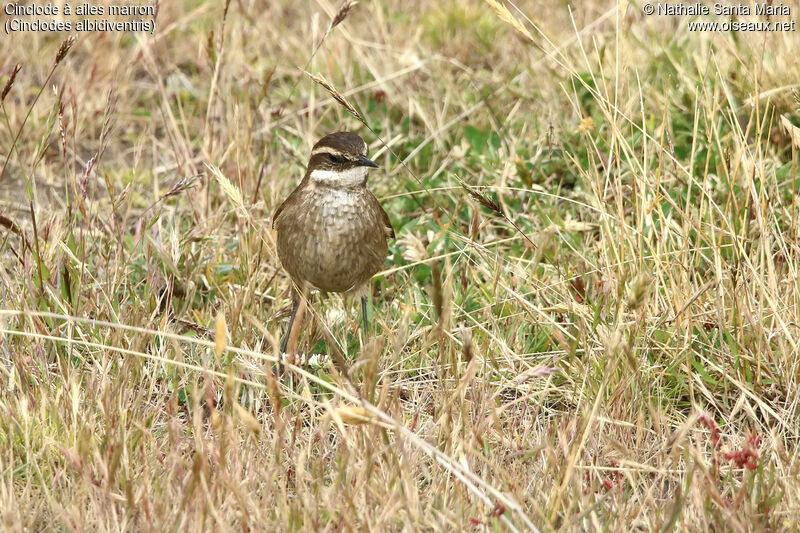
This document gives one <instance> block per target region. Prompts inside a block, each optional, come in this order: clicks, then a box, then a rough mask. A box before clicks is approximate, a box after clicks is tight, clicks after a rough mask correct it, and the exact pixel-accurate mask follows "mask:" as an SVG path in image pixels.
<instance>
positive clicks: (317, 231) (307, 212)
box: [272, 131, 394, 352]
mask: <svg viewBox="0 0 800 533" xmlns="http://www.w3.org/2000/svg"><path fill="white" fill-rule="evenodd" d="M370 167H372V168H377V167H378V165H376V164H375V162H373V161H372V160H371V159H369V158H368V157H367V143H365V142H364V141H363V140H362V139H361V137H359V136H358V135H356V134H354V133H350V132H347V131H340V132H337V133H331V134H330V135H326V136H325V137H323V138H322V139H320V140H319V141H318V142H317V144H315V145H314V148H313V149H312V150H311V158H310V159H309V161H308V168H307V169H306V174H305V176H304V177H303V180H302V181H301V182H300V184H299V185H298V186H297V187H296V188H295V190H294V191H292V193H291V194H290V195H289V197H288V198H287V199H286V200H285V201H284V202H283V203H282V204H281V205H280V207H278V210H277V211H275V215H273V217H272V227H273V228H274V229H276V230H277V232H278V257H279V258H280V260H281V264H282V265H283V268H284V269H285V270H286V271H287V272H288V273H289V276H291V278H292V281H293V282H294V285H295V286H296V287H297V291H294V295H293V298H292V314H291V316H290V317H289V327H288V328H287V330H286V336H285V337H284V339H283V342H282V343H281V352H286V343H287V342H288V340H289V335H290V333H291V331H292V325H293V324H294V317H295V315H296V314H297V308H298V306H299V303H300V297H301V296H302V295H305V294H306V293H307V291H308V290H309V289H312V288H313V289H317V290H320V291H322V292H340V293H350V294H355V295H356V296H360V297H361V312H362V315H363V319H364V335H366V333H367V295H368V294H369V293H370V285H369V281H370V279H371V278H372V276H373V275H374V274H375V273H376V272H378V270H380V268H381V266H383V263H384V262H385V261H386V256H387V255H388V254H389V246H388V244H387V240H388V239H390V238H394V229H393V228H392V223H391V221H390V220H389V215H387V214H386V211H384V210H383V208H382V207H381V204H380V203H379V202H378V199H377V198H375V196H374V195H373V194H372V192H370V190H369V189H368V188H367V173H368V172H369V169H370Z"/></svg>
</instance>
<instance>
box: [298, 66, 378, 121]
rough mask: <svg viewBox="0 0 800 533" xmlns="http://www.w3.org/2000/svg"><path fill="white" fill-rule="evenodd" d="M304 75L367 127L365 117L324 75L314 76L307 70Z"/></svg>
mask: <svg viewBox="0 0 800 533" xmlns="http://www.w3.org/2000/svg"><path fill="white" fill-rule="evenodd" d="M303 73H305V75H306V76H308V77H309V78H311V80H312V81H313V82H314V83H316V84H318V85H320V86H322V88H323V89H325V90H326V91H328V93H329V94H330V95H331V96H332V97H333V99H334V100H336V101H337V102H339V103H340V104H341V105H342V107H344V108H345V109H347V110H348V111H349V112H350V114H351V115H353V116H354V117H355V118H356V120H358V121H359V122H361V123H362V124H364V125H366V122H365V121H364V117H362V116H361V113H359V112H358V110H357V109H356V108H355V106H353V104H351V103H350V102H349V101H348V100H347V98H345V97H344V95H342V93H340V92H339V91H337V90H336V87H334V86H333V84H332V83H331V82H329V81H328V80H326V79H325V77H324V76H322V75H320V76H315V75H314V74H311V73H310V72H307V71H305V70H304V71H303Z"/></svg>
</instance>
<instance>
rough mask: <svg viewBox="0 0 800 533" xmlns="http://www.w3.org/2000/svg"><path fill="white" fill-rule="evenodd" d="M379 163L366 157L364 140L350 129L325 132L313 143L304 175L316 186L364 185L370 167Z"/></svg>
mask: <svg viewBox="0 0 800 533" xmlns="http://www.w3.org/2000/svg"><path fill="white" fill-rule="evenodd" d="M377 167H378V165H377V164H375V162H374V161H372V160H371V159H369V158H368V157H367V143H365V142H364V140H363V139H362V138H361V137H359V136H358V135H356V134H355V133H350V132H349V131H339V132H336V133H331V134H330V135H326V136H325V137H323V138H322V139H320V140H319V141H317V144H315V145H314V148H313V149H312V150H311V158H310V159H309V161H308V171H307V175H308V177H309V179H310V180H311V182H312V183H313V184H315V185H325V186H328V187H334V188H337V189H350V188H354V187H363V186H364V185H366V183H367V173H368V172H369V169H370V168H377Z"/></svg>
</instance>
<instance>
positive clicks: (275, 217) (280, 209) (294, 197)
mask: <svg viewBox="0 0 800 533" xmlns="http://www.w3.org/2000/svg"><path fill="white" fill-rule="evenodd" d="M305 181H306V178H305V177H304V178H303V181H301V182H300V183H299V184H298V185H297V187H296V188H295V189H294V190H293V191H292V194H290V195H289V196H288V197H287V198H286V200H284V201H283V203H282V204H281V205H279V206H278V209H276V210H275V214H274V215H272V229H275V222H277V220H278V217H279V216H280V215H281V213H282V212H283V210H284V209H285V208H286V207H287V206H289V205H291V204H293V203H294V202H295V201H296V200H297V197H298V196H299V195H300V190H301V188H302V185H303V183H304V182H305Z"/></svg>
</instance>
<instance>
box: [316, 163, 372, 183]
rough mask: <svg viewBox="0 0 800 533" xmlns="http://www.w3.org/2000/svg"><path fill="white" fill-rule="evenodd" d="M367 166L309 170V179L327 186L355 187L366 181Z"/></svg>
mask: <svg viewBox="0 0 800 533" xmlns="http://www.w3.org/2000/svg"><path fill="white" fill-rule="evenodd" d="M368 172H369V169H368V168H367V167H361V166H359V167H353V168H348V169H347V170H321V169H314V170H312V171H311V181H313V182H315V183H318V184H320V185H327V186H329V187H341V188H346V187H355V186H358V185H364V184H365V183H366V182H367V173H368Z"/></svg>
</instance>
